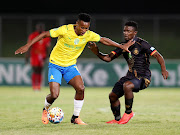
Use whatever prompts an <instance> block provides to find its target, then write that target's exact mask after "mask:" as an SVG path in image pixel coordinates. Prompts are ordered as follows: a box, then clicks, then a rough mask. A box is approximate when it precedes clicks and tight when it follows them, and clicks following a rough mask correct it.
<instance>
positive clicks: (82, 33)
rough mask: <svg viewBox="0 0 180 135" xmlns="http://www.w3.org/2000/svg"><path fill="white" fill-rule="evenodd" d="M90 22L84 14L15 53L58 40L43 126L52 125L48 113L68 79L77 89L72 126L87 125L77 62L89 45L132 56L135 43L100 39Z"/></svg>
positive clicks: (53, 55)
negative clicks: (50, 38)
mask: <svg viewBox="0 0 180 135" xmlns="http://www.w3.org/2000/svg"><path fill="white" fill-rule="evenodd" d="M90 19H91V18H90V15H88V14H86V13H80V14H79V15H78V20H77V21H76V24H69V25H63V26H61V27H59V28H55V29H51V30H49V31H46V32H43V33H41V34H40V35H39V36H37V37H35V38H34V39H33V40H31V42H28V43H27V44H26V45H24V46H22V47H20V48H19V49H18V50H16V51H15V54H19V53H20V54H22V53H25V52H27V50H28V49H29V48H30V46H32V45H33V44H34V43H36V42H38V41H40V40H41V39H43V38H45V37H52V38H58V39H57V43H56V45H55V47H54V48H53V50H52V52H51V55H50V58H49V73H48V81H49V87H50V94H49V95H47V97H46V98H45V105H44V109H43V114H42V122H43V123H44V124H48V122H49V121H48V119H47V110H48V109H49V107H50V106H51V105H52V103H53V102H54V101H55V100H56V99H57V98H58V96H59V92H60V85H61V79H62V77H64V79H65V81H66V82H67V83H68V84H70V85H71V86H72V87H74V89H75V91H76V93H75V97H74V113H73V116H72V118H71V123H74V124H80V125H86V123H84V122H83V121H82V120H81V119H80V118H79V114H80V111H81V108H82V106H83V103H84V90H85V87H84V82H83V79H82V77H81V75H80V73H79V71H78V69H77V66H76V60H77V58H78V57H79V56H80V54H81V53H82V51H83V50H84V47H85V46H86V44H87V43H88V42H90V41H93V42H101V43H102V44H104V45H107V46H114V47H119V48H121V49H124V50H126V51H127V52H129V50H128V48H129V47H130V46H131V45H132V44H134V41H132V40H131V41H129V42H128V43H126V44H125V45H123V46H122V45H121V44H118V43H116V42H114V41H112V40H110V39H109V38H105V37H100V35H99V34H96V33H94V32H93V31H90V30H89V27H90Z"/></svg>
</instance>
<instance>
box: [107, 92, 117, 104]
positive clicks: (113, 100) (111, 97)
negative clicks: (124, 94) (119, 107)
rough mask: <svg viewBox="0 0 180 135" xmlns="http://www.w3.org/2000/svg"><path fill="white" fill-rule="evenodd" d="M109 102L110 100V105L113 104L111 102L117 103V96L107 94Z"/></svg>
mask: <svg viewBox="0 0 180 135" xmlns="http://www.w3.org/2000/svg"><path fill="white" fill-rule="evenodd" d="M109 100H110V102H111V103H113V102H115V101H117V100H118V96H117V95H116V94H115V93H112V92H111V93H110V94H109Z"/></svg>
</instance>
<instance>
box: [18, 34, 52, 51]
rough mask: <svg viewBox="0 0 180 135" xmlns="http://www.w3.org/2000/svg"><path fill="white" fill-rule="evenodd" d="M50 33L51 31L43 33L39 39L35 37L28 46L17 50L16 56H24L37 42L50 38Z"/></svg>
mask: <svg viewBox="0 0 180 135" xmlns="http://www.w3.org/2000/svg"><path fill="white" fill-rule="evenodd" d="M49 36H50V33H49V31H46V32H43V33H41V34H40V35H38V36H37V37H35V38H34V39H33V40H31V41H29V42H28V43H27V44H26V45H24V46H22V47H20V48H19V49H17V50H16V51H15V54H19V53H20V54H23V53H25V52H27V51H28V49H29V48H30V47H31V46H32V45H33V44H34V43H36V42H38V41H40V40H41V39H43V38H45V37H49Z"/></svg>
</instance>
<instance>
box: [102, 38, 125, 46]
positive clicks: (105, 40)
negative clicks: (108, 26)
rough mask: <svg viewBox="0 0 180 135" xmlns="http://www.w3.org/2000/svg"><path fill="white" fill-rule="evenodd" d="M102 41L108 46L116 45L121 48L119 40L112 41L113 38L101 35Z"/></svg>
mask: <svg viewBox="0 0 180 135" xmlns="http://www.w3.org/2000/svg"><path fill="white" fill-rule="evenodd" d="M100 42H101V43H102V44H104V45H107V46H114V47H119V48H121V46H122V45H121V44H118V43H117V42H115V41H112V40H111V39H109V38H106V37H101V39H100Z"/></svg>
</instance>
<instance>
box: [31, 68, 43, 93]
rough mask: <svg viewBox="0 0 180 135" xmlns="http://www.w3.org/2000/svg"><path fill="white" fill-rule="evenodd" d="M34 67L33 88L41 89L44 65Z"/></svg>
mask: <svg viewBox="0 0 180 135" xmlns="http://www.w3.org/2000/svg"><path fill="white" fill-rule="evenodd" d="M32 69H33V73H32V85H33V89H35V90H40V88H41V80H42V69H43V67H42V66H33V67H32Z"/></svg>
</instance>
